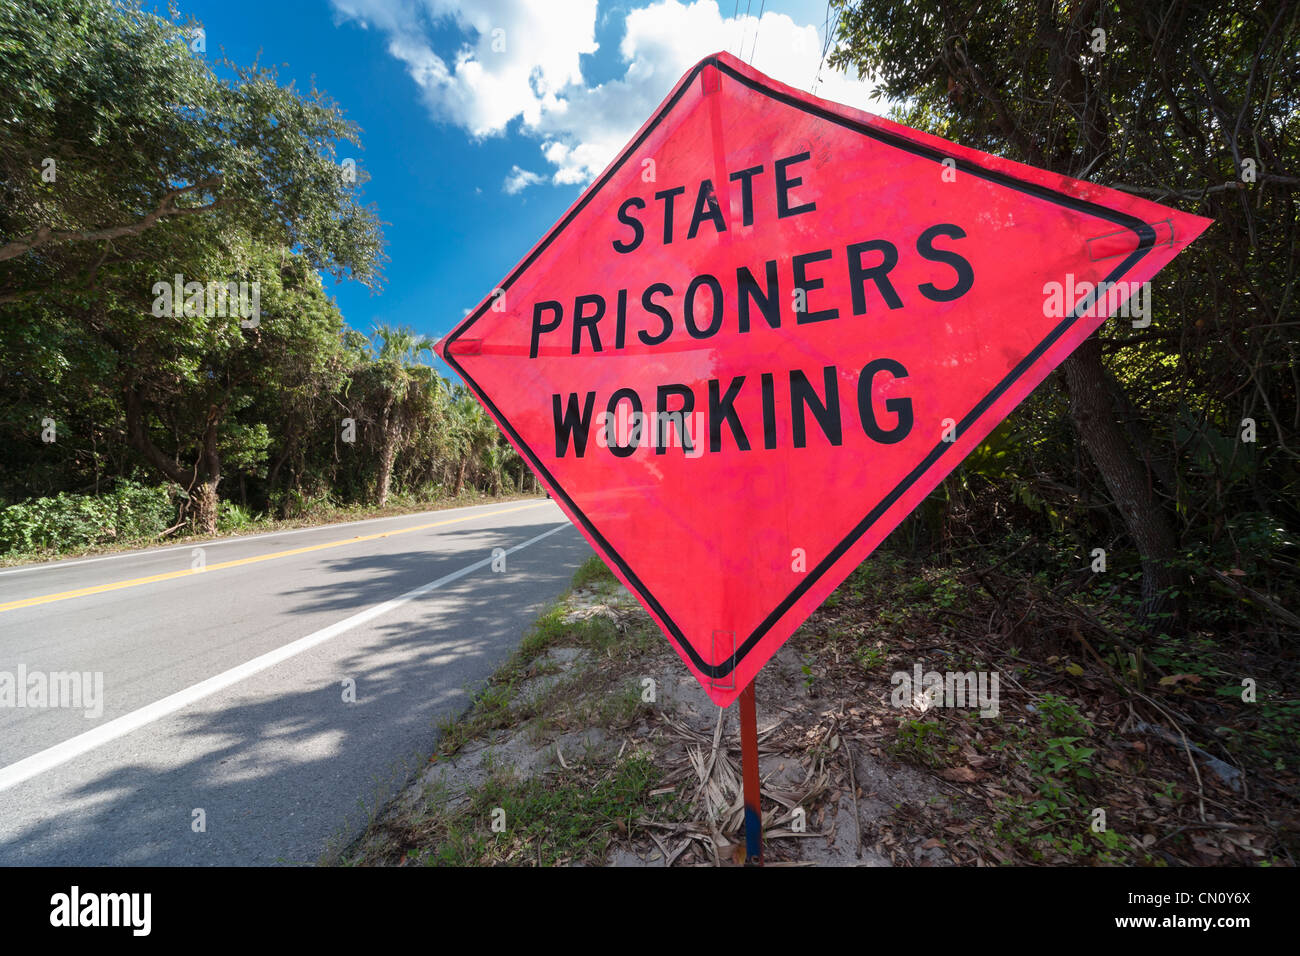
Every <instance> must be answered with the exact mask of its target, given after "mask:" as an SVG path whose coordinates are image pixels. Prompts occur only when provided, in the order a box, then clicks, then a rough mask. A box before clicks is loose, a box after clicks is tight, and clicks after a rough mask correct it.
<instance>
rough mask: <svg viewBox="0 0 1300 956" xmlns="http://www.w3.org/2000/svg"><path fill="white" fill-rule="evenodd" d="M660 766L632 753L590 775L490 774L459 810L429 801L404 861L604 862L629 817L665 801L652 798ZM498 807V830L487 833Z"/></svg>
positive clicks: (436, 863)
mask: <svg viewBox="0 0 1300 956" xmlns="http://www.w3.org/2000/svg"><path fill="white" fill-rule="evenodd" d="M659 776H660V774H659V770H658V769H657V768H656V767H655V766H654V763H653V762H652V761H651V760H650V759H649V758H648V757H646V756H644V755H639V754H637V755H631V756H628V757H625V758H624V759H623V760H621V761H620V762H619V763H617V764H615V765H614V766H613V767H611V768H609V769H608V770H607V771H606V772H605V773H604V774H603V775H602V776H599V777H597V778H595V779H591V777H590V776H589V775H586V774H574V775H571V776H568V777H560V778H556V779H545V778H541V777H534V778H530V779H527V780H520V779H518V778H517V777H515V776H514V775H513V774H511V773H510V772H508V771H498V772H495V773H493V774H492V775H491V776H489V778H488V779H487V780H486V781H485V782H484V783H483V785H482V786H481V787H479V788H478V789H476V790H474V791H473V792H471V793H470V794H469V802H468V804H467V805H466V806H464V807H463V809H461V810H459V811H456V812H453V813H446V812H444V811H442V810H441V809H439V808H440V807H444V806H445V805H446V804H445V801H438V800H437V795H436V794H434V795H433V796H434V800H433V801H431V802H430V803H429V804H428V806H430V807H432V810H431V813H430V815H429V816H428V817H426V818H425V819H424V820H423V821H422V822H421V824H420V826H419V827H418V828H417V830H416V832H415V833H413V834H411V835H413V836H417V837H418V838H419V842H420V848H419V849H418V850H415V851H414V852H410V854H409V857H408V860H409V862H413V863H417V864H423V865H429V866H485V865H493V864H509V865H533V864H537V865H542V866H550V865H554V864H556V863H560V862H566V863H573V862H576V863H593V864H598V863H604V862H605V858H606V856H607V854H608V852H609V847H610V844H611V842H612V841H613V840H614V839H615V837H616V836H617V835H618V834H619V833H620V832H626V831H627V830H628V829H629V828H630V827H631V826H632V825H633V821H634V820H635V819H636V818H637V817H639V816H642V815H644V814H646V813H649V812H653V810H654V809H655V807H656V805H658V804H666V803H668V802H670V800H671V795H661V796H660V797H658V798H651V797H650V796H649V793H650V791H651V790H652V789H653V788H654V786H655V784H656V783H658V781H659ZM498 808H500V809H501V810H504V811H505V827H504V830H503V831H502V832H499V833H497V832H493V830H492V820H493V814H494V811H496V810H497V809H498Z"/></svg>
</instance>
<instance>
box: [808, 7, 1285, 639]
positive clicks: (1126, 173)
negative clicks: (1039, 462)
mask: <svg viewBox="0 0 1300 956" xmlns="http://www.w3.org/2000/svg"><path fill="white" fill-rule="evenodd" d="M834 4H835V6H836V7H837V8H839V14H840V20H839V24H840V25H839V31H838V39H839V46H838V48H837V50H836V52H835V53H834V54H833V55H832V56H831V63H832V65H833V66H838V67H841V68H855V69H857V70H858V71H860V72H862V73H863V74H865V75H870V76H874V77H876V79H877V82H878V85H879V88H880V89H881V91H882V92H884V93H885V94H886V95H887V96H889V97H890V98H891V99H893V100H895V101H897V102H898V103H900V104H901V105H900V106H899V107H898V108H897V110H896V111H895V115H896V118H897V119H899V120H900V121H902V122H904V123H907V124H908V125H912V126H916V127H919V128H922V129H927V130H929V131H931V132H934V133H937V134H939V135H942V136H945V137H947V138H949V139H954V140H956V141H958V142H961V143H963V144H966V145H969V146H975V147H977V148H980V149H984V150H987V151H990V152H994V153H999V154H1001V155H1007V156H1009V157H1011V158H1013V159H1017V160H1020V161H1022V162H1028V163H1032V164H1033V165H1036V166H1040V167H1045V168H1048V169H1052V170H1055V171H1057V172H1061V173H1065V174H1068V175H1071V176H1075V177H1079V178H1088V179H1093V180H1095V181H1097V182H1100V183H1103V184H1105V185H1109V186H1112V187H1115V188H1119V189H1126V190H1129V191H1132V192H1135V193H1139V194H1143V195H1148V196H1150V197H1151V198H1154V199H1156V200H1163V201H1166V202H1174V203H1177V204H1179V205H1181V206H1182V207H1183V208H1187V209H1189V210H1192V211H1196V212H1199V213H1201V214H1204V215H1208V216H1212V217H1214V218H1215V219H1216V220H1218V222H1217V223H1216V226H1215V228H1214V229H1213V230H1211V232H1210V233H1208V234H1207V235H1205V236H1203V237H1201V239H1200V240H1198V242H1197V243H1196V244H1195V245H1194V246H1193V247H1192V249H1191V250H1190V251H1189V253H1188V254H1185V255H1184V256H1182V257H1180V258H1179V260H1177V261H1176V262H1175V264H1174V265H1173V267H1171V268H1170V269H1167V270H1165V272H1163V273H1162V274H1161V276H1159V277H1158V279H1157V283H1158V285H1157V292H1156V300H1157V301H1158V302H1160V303H1163V304H1165V308H1166V309H1167V311H1164V310H1162V315H1160V316H1159V317H1158V321H1157V322H1156V323H1155V324H1154V327H1153V328H1152V329H1151V330H1150V331H1149V332H1148V333H1146V334H1144V335H1140V336H1131V335H1130V336H1125V337H1124V338H1122V339H1120V338H1117V337H1116V336H1115V335H1114V333H1113V332H1112V331H1111V330H1110V329H1106V330H1104V331H1103V333H1102V334H1101V335H1100V336H1097V337H1094V338H1092V339H1090V340H1089V341H1088V342H1086V343H1085V344H1084V345H1083V346H1082V347H1080V348H1079V349H1078V350H1077V351H1076V352H1075V353H1074V355H1072V356H1071V357H1070V358H1069V359H1067V360H1066V362H1065V363H1064V364H1063V366H1062V369H1061V373H1062V374H1061V379H1062V381H1063V384H1064V387H1065V389H1066V390H1067V392H1068V394H1069V403H1070V412H1071V417H1072V420H1073V422H1074V424H1075V429H1076V432H1077V434H1078V436H1079V439H1080V440H1081V442H1082V444H1083V446H1084V447H1085V448H1086V449H1087V451H1088V454H1089V457H1090V458H1091V460H1092V462H1093V464H1094V466H1095V467H1096V469H1097V471H1098V472H1099V473H1100V475H1101V477H1102V479H1103V482H1104V485H1105V487H1106V489H1107V491H1108V492H1109V496H1110V499H1111V502H1112V505H1113V507H1114V508H1115V509H1116V511H1117V513H1118V514H1119V516H1120V517H1121V519H1122V522H1123V525H1124V527H1125V528H1126V529H1127V532H1128V535H1129V537H1130V538H1131V540H1132V541H1133V544H1134V546H1135V547H1136V549H1137V551H1138V552H1139V554H1140V557H1141V564H1142V611H1143V614H1144V615H1145V616H1146V618H1147V619H1148V620H1149V621H1151V622H1153V623H1158V622H1159V621H1160V620H1161V618H1162V617H1164V616H1165V615H1167V614H1168V613H1170V611H1171V609H1172V607H1173V605H1172V603H1171V601H1170V598H1169V595H1170V594H1171V592H1173V591H1174V590H1176V589H1177V586H1178V584H1179V583H1180V579H1181V573H1180V571H1179V569H1178V561H1177V559H1178V557H1179V555H1180V553H1181V552H1182V551H1183V550H1184V549H1185V545H1187V544H1188V543H1190V542H1189V541H1188V538H1189V537H1191V536H1199V535H1200V534H1202V532H1203V531H1204V532H1208V533H1207V534H1206V537H1208V539H1209V540H1208V541H1203V542H1198V543H1197V544H1198V547H1199V546H1201V545H1203V548H1202V552H1201V553H1202V555H1203V560H1207V561H1208V560H1210V558H1209V555H1210V554H1211V553H1213V552H1214V550H1215V548H1217V546H1218V544H1219V540H1218V535H1219V534H1220V533H1221V532H1222V531H1223V530H1224V526H1223V525H1222V524H1220V526H1219V527H1218V528H1214V527H1211V528H1208V529H1202V528H1199V527H1193V526H1192V525H1191V524H1190V523H1189V521H1188V520H1187V519H1188V517H1190V516H1195V517H1198V518H1200V517H1204V514H1205V512H1204V510H1203V507H1202V508H1198V507H1195V506H1193V505H1192V503H1191V502H1190V501H1189V496H1188V494H1187V485H1188V483H1189V478H1190V479H1192V480H1196V478H1197V477H1200V476H1197V475H1195V473H1194V472H1193V468H1192V465H1193V461H1194V460H1195V459H1196V458H1198V457H1200V456H1199V455H1198V451H1199V449H1200V448H1204V447H1206V446H1207V445H1208V446H1213V445H1214V441H1215V436H1216V435H1222V434H1224V433H1227V434H1229V435H1232V434H1233V433H1234V432H1235V431H1236V430H1237V427H1238V423H1239V422H1240V421H1242V420H1243V419H1244V418H1245V417H1249V415H1250V410H1251V409H1256V410H1258V411H1257V414H1260V416H1261V417H1265V416H1266V417H1267V419H1268V421H1269V426H1270V428H1272V429H1275V430H1276V431H1275V434H1276V435H1277V444H1276V445H1275V447H1274V462H1275V466H1274V468H1273V469H1272V470H1263V463H1260V465H1261V468H1260V469H1254V470H1253V471H1254V477H1253V478H1252V479H1250V480H1249V481H1247V480H1244V479H1243V478H1242V477H1241V475H1240V474H1236V475H1234V474H1233V468H1232V467H1231V463H1230V462H1226V461H1214V462H1213V463H1212V465H1211V470H1213V471H1216V472H1218V474H1217V475H1215V476H1213V477H1214V479H1217V480H1210V481H1207V482H1206V483H1205V484H1204V485H1202V489H1201V490H1202V491H1203V492H1204V493H1205V494H1206V497H1207V499H1210V500H1214V501H1215V503H1216V506H1219V507H1222V506H1223V505H1224V504H1225V503H1226V498H1227V496H1228V495H1229V494H1231V493H1232V491H1231V490H1232V489H1233V488H1234V486H1235V488H1236V489H1238V492H1237V493H1238V494H1239V495H1241V496H1242V497H1243V498H1245V499H1246V500H1247V501H1248V500H1249V499H1252V498H1253V499H1255V501H1256V502H1257V501H1258V500H1259V495H1258V491H1259V489H1260V482H1261V481H1262V482H1263V483H1264V484H1265V485H1269V486H1271V487H1272V488H1273V490H1274V492H1275V493H1276V492H1279V491H1281V490H1282V489H1283V488H1287V487H1290V488H1294V487H1295V483H1294V475H1295V472H1294V463H1295V460H1296V454H1295V451H1294V450H1293V449H1294V447H1295V444H1294V442H1295V439H1294V437H1290V438H1288V437H1286V436H1287V433H1288V432H1290V433H1292V435H1293V433H1294V432H1295V430H1296V428H1297V426H1300V421H1297V420H1296V419H1295V417H1294V416H1285V415H1282V414H1279V411H1280V408H1281V407H1285V406H1288V405H1289V406H1290V407H1295V406H1294V401H1295V385H1294V380H1292V381H1288V378H1290V375H1289V374H1288V373H1287V372H1286V371H1285V369H1286V368H1287V367H1290V368H1291V369H1294V367H1295V361H1296V340H1295V337H1294V335H1291V334H1289V333H1288V332H1287V330H1286V328H1285V326H1283V325H1282V324H1281V322H1280V319H1281V317H1282V316H1283V315H1284V313H1285V312H1286V304H1287V302H1288V301H1289V300H1290V299H1291V296H1292V291H1291V290H1293V288H1294V287H1295V282H1296V277H1297V276H1296V270H1297V265H1296V263H1297V256H1296V254H1295V230H1294V222H1295V206H1294V203H1295V187H1296V186H1297V185H1300V178H1298V177H1297V175H1296V174H1297V171H1298V169H1297V157H1296V150H1297V146H1296V144H1297V142H1298V141H1300V140H1298V139H1297V136H1296V135H1295V134H1296V128H1295V127H1296V123H1297V116H1298V115H1300V112H1298V110H1297V106H1298V105H1300V104H1298V103H1297V99H1298V94H1300V73H1298V71H1297V66H1296V61H1295V58H1294V37H1295V34H1296V29H1297V12H1296V8H1295V7H1294V5H1289V4H1280V5H1276V6H1274V7H1268V6H1266V5H1256V6H1251V5H1244V6H1238V5H1230V4H1210V3H1203V2H1192V3H1141V2H1136V0H1117V2H1102V0H1079V2H1071V3H1064V4H1062V3H1048V2H1044V0H1004V2H1000V3H993V4H990V3H987V2H975V0H913V2H907V3H904V2H901V0H882V2H871V3H850V2H847V0H834ZM1247 160H1250V161H1251V162H1250V163H1247ZM1252 170H1257V174H1255V173H1254V172H1251V171H1252ZM1248 180H1249V182H1248ZM1248 196H1249V199H1248V198H1247V197H1248ZM1107 354H1109V355H1110V356H1111V359H1110V361H1109V363H1108V362H1105V361H1103V356H1105V355H1107ZM1171 370H1172V372H1171ZM1229 444H1232V443H1231V442H1229ZM1241 454H1242V455H1246V454H1248V453H1247V452H1242V453H1241ZM1211 457H1214V456H1211ZM1218 457H1223V456H1218ZM1231 457H1232V460H1233V461H1234V462H1235V461H1238V460H1239V458H1238V454H1237V450H1234V451H1233V452H1232V456H1231ZM1251 483H1254V485H1255V488H1254V489H1253V492H1252V489H1249V488H1248V487H1246V486H1247V485H1249V484H1251ZM1239 500H1240V499H1239ZM1243 503H1244V502H1243ZM1268 507H1269V509H1270V510H1273V511H1279V510H1280V511H1282V512H1284V513H1286V514H1287V516H1288V519H1289V520H1293V521H1294V520H1295V509H1294V507H1293V506H1287V505H1281V506H1280V507H1279V506H1278V505H1269V506H1268ZM1245 510H1248V511H1250V512H1252V513H1253V512H1254V511H1255V510H1256V506H1254V505H1247V507H1246V509H1245ZM1180 516H1181V517H1182V518H1183V522H1182V527H1181V528H1180V527H1179V526H1178V523H1177V522H1178V519H1179V517H1180ZM1238 527H1239V529H1241V528H1244V527H1245V525H1244V524H1242V525H1239V526H1238ZM1180 532H1181V534H1180ZM1227 532H1228V535H1229V537H1232V529H1231V527H1230V526H1228V527H1227Z"/></svg>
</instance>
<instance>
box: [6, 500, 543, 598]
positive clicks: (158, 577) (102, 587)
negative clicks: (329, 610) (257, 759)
mask: <svg viewBox="0 0 1300 956" xmlns="http://www.w3.org/2000/svg"><path fill="white" fill-rule="evenodd" d="M545 503H546V502H538V503H537V504H530V505H520V506H518V507H516V508H503V509H501V510H500V511H489V512H488V513H487V514H480V515H466V516H465V517H463V518H448V519H447V520H446V521H430V522H429V523H428V524H417V525H413V526H412V527H410V528H398V529H397V530H396V531H381V532H379V533H378V534H366V535H357V536H356V537H355V538H345V539H343V540H341V541H329V542H326V543H325V544H313V545H309V546H307V547H305V548H292V549H290V550H288V551H276V552H274V553H273V554H259V555H257V556H255V557H252V558H239V559H237V560H235V561H221V562H219V563H217V564H209V565H207V566H206V567H202V568H185V569H183V570H180V571H168V572H167V573H166V574H151V575H149V576H148V577H144V578H130V579H128V580H126V581H114V582H112V583H110V584H97V585H95V586H94V587H89V588H77V589H76V590H75V591H59V592H58V593H56V594H42V595H40V596H38V597H29V598H20V599H19V600H17V601H9V602H8V603H6V604H0V613H3V612H4V611H16V610H17V609H18V608H22V607H35V606H36V605H38V604H51V603H53V602H54V601H67V600H70V599H72V598H79V597H85V596H86V595H88V594H103V593H104V592H105V591H120V590H121V589H122V588H134V587H139V586H140V585H142V584H153V583H154V582H155V581H170V580H171V579H172V578H183V577H186V576H188V575H191V574H208V573H209V572H212V571H220V570H221V569H222V568H237V567H239V566H240V565H243V564H257V563H258V562H259V561H271V560H274V559H275V558H287V557H289V556H290V555H294V554H307V553H308V552H310V551H323V550H325V549H326V548H341V547H343V546H344V545H346V544H359V543H361V542H363V541H376V540H378V539H379V538H395V537H396V536H397V535H399V534H409V533H410V532H412V531H424V530H425V529H427V528H438V527H441V526H443V525H449V524H458V523H460V522H462V521H475V520H477V519H479V518H492V517H495V516H496V515H508V514H510V513H512V512H515V511H527V510H528V509H529V508H540V507H541V506H542V505H543V504H545ZM195 547H201V545H195Z"/></svg>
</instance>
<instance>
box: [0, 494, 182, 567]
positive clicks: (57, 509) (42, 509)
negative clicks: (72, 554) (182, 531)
mask: <svg viewBox="0 0 1300 956" xmlns="http://www.w3.org/2000/svg"><path fill="white" fill-rule="evenodd" d="M174 514H175V505H174V504H173V500H172V490H171V489H170V488H169V487H168V486H157V487H148V486H146V485H141V484H138V483H136V482H132V481H126V480H121V481H118V482H117V483H116V486H115V487H114V488H113V490H112V491H111V492H108V493H106V494H103V495H70V494H64V493H60V494H57V495H55V496H53V497H51V498H31V499H28V500H27V501H21V502H18V503H17V504H13V505H10V506H8V507H7V508H3V509H0V553H17V554H40V553H43V552H56V553H57V552H63V551H71V550H75V549H79V548H87V547H92V546H94V545H97V544H105V543H109V542H132V541H141V540H144V539H147V538H150V537H152V536H155V535H157V534H158V533H159V532H161V531H163V530H165V529H166V528H167V527H168V525H169V524H170V523H171V519H172V516H173V515H174Z"/></svg>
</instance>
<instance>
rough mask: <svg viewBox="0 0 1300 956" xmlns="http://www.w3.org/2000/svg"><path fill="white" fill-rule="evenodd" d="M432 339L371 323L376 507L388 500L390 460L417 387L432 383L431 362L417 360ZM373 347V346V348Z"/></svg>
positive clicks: (399, 444)
mask: <svg viewBox="0 0 1300 956" xmlns="http://www.w3.org/2000/svg"><path fill="white" fill-rule="evenodd" d="M433 345H434V340H432V339H428V338H425V337H424V336H420V335H417V334H416V333H415V332H414V331H413V330H411V329H409V328H407V327H405V326H402V327H399V328H394V327H393V326H390V325H388V324H386V323H385V324H379V325H376V326H375V332H374V336H373V338H372V339H371V349H372V352H371V357H372V362H373V365H372V366H371V371H372V373H373V374H374V375H375V376H376V386H377V388H376V404H377V406H378V407H377V409H376V411H377V415H376V418H377V419H378V422H379V435H380V441H379V476H378V481H377V483H376V488H375V497H376V499H377V501H378V504H379V507H381V508H382V507H384V505H385V504H387V502H388V490H389V486H390V485H391V484H392V479H393V463H394V462H395V461H396V460H397V453H398V452H399V451H400V450H401V448H402V445H403V443H404V442H405V441H406V438H407V428H408V426H409V424H410V419H411V414H410V413H411V410H412V408H411V407H412V405H413V404H414V403H413V402H412V401H411V399H413V398H414V397H415V392H416V390H417V389H419V388H422V387H428V386H430V385H432V383H433V380H434V378H435V377H436V376H435V373H434V371H433V367H432V365H424V364H421V362H420V356H421V355H422V354H423V353H425V352H428V353H429V355H430V356H432V354H433ZM376 346H377V347H376Z"/></svg>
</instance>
